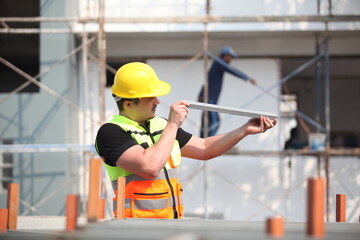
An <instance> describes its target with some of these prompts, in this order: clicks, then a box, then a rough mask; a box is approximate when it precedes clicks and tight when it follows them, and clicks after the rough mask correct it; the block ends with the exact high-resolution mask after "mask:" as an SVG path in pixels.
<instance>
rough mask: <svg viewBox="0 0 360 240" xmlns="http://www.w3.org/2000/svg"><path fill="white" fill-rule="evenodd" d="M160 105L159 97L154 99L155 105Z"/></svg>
mask: <svg viewBox="0 0 360 240" xmlns="http://www.w3.org/2000/svg"><path fill="white" fill-rule="evenodd" d="M159 103H160V101H159V99H158V98H157V97H154V104H156V105H158V104H159Z"/></svg>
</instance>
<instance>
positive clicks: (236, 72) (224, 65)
mask: <svg viewBox="0 0 360 240" xmlns="http://www.w3.org/2000/svg"><path fill="white" fill-rule="evenodd" d="M208 55H209V56H210V57H211V58H212V59H213V60H214V61H215V62H217V63H218V64H219V66H220V67H221V68H222V70H223V71H226V72H228V73H230V74H232V75H234V76H236V77H238V78H241V79H244V80H246V81H249V82H250V83H251V84H253V85H256V80H255V79H253V78H251V77H249V76H248V75H246V74H245V73H243V72H242V71H240V70H239V69H237V68H236V67H234V66H232V65H230V64H228V63H227V62H225V61H224V60H222V59H221V58H219V57H217V56H216V55H215V54H213V53H211V52H208Z"/></svg>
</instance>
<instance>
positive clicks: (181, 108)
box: [168, 100, 189, 127]
mask: <svg viewBox="0 0 360 240" xmlns="http://www.w3.org/2000/svg"><path fill="white" fill-rule="evenodd" d="M188 106H189V103H188V102H186V101H184V100H181V101H178V102H176V103H174V104H172V105H171V106H170V112H169V118H168V122H169V123H175V124H176V125H177V126H178V127H180V126H181V124H182V123H183V122H184V120H185V118H186V117H187V114H188V112H189V110H188Z"/></svg>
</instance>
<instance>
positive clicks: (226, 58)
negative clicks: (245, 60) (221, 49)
mask: <svg viewBox="0 0 360 240" xmlns="http://www.w3.org/2000/svg"><path fill="white" fill-rule="evenodd" d="M232 59H233V57H232V56H231V55H228V54H225V55H224V56H223V60H224V61H225V62H227V63H230V62H231V60H232Z"/></svg>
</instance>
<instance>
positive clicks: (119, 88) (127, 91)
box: [111, 62, 171, 98]
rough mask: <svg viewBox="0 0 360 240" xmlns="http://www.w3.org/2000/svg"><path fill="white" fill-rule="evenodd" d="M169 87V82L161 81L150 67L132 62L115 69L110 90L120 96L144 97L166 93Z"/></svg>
mask: <svg viewBox="0 0 360 240" xmlns="http://www.w3.org/2000/svg"><path fill="white" fill-rule="evenodd" d="M170 88H171V86H170V84H168V83H166V82H163V81H161V80H160V79H159V78H158V76H157V75H156V73H155V71H154V69H152V67H150V66H149V65H147V64H145V63H141V62H132V63H127V64H125V65H123V66H122V67H121V68H119V69H118V70H117V72H116V74H115V78H114V84H113V85H112V87H111V91H112V93H113V94H115V95H116V96H118V97H121V98H144V97H158V96H163V95H166V94H168V93H169V92H170Z"/></svg>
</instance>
